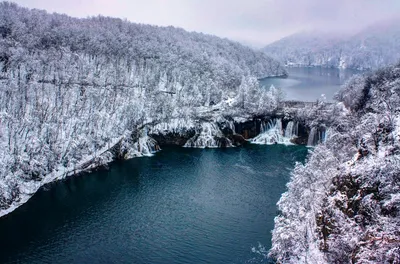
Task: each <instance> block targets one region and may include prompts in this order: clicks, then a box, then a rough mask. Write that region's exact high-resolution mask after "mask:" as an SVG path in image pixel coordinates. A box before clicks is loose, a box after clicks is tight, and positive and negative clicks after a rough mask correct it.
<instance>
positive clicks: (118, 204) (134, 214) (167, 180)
mask: <svg viewBox="0 0 400 264" xmlns="http://www.w3.org/2000/svg"><path fill="white" fill-rule="evenodd" d="M306 153H307V149H306V148H305V147H302V146H283V145H272V146H253V145H251V146H246V147H240V148H232V149H205V150H202V149H185V148H167V149H164V150H162V151H161V152H159V153H157V154H156V155H155V156H154V157H151V158H136V159H132V160H129V161H124V162H115V163H113V164H111V165H110V168H109V170H101V171H98V172H94V173H91V174H85V175H82V176H78V177H72V178H70V179H68V180H66V181H63V182H58V183H54V184H52V185H50V186H47V187H46V188H45V189H43V190H41V191H39V192H38V193H37V194H36V195H35V196H34V197H33V198H32V199H31V200H29V202H28V203H26V204H25V205H23V206H22V207H20V208H18V209H17V210H16V211H14V212H13V213H12V214H10V215H7V216H6V217H3V218H0V234H1V236H0V250H1V251H0V262H1V263H152V264H154V263H171V264H172V263H266V262H268V260H267V259H266V258H265V256H263V254H259V253H255V252H253V251H252V248H253V247H254V248H256V249H258V246H259V244H260V245H262V246H263V247H265V248H266V249H268V248H269V247H270V246H271V242H270V240H271V233H270V232H271V230H272V228H273V219H274V217H275V216H276V214H277V208H276V202H277V201H278V199H279V197H280V195H281V194H282V193H283V192H284V191H285V184H286V183H287V182H288V180H289V174H290V170H291V169H292V168H293V166H294V164H295V162H296V161H300V162H302V161H304V160H305V157H306Z"/></svg>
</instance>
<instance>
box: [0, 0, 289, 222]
mask: <svg viewBox="0 0 400 264" xmlns="http://www.w3.org/2000/svg"><path fill="white" fill-rule="evenodd" d="M284 74H286V73H285V70H284V69H283V68H282V67H281V65H280V64H279V63H278V62H277V61H275V60H273V59H271V58H270V57H268V56H267V55H265V54H263V53H262V52H256V51H253V50H251V49H250V48H247V47H244V46H242V45H240V44H238V43H235V42H232V41H229V40H226V39H221V38H218V37H214V36H210V35H205V34H202V33H189V32H186V31H184V30H183V29H179V28H174V27H157V26H149V25H142V24H134V23H130V22H128V21H124V20H121V19H116V18H109V17H102V16H98V17H92V18H85V19H78V18H72V17H69V16H67V15H62V14H48V13H47V12H45V11H42V10H36V9H33V10H29V9H26V8H22V7H19V6H17V5H16V4H13V3H9V2H2V3H0V209H1V213H0V215H3V214H5V213H7V212H9V211H11V210H12V209H13V208H15V207H16V206H18V205H20V204H21V203H23V202H24V201H26V200H27V199H28V198H29V197H31V195H32V194H33V193H35V192H36V191H37V189H38V188H39V187H40V186H42V185H43V184H45V183H48V182H52V181H54V180H56V179H61V178H63V177H66V176H67V175H71V174H74V173H76V172H79V171H80V170H81V169H84V168H90V167H92V166H95V165H96V164H105V163H107V162H109V161H110V160H112V159H113V158H115V156H120V157H122V158H130V157H135V156H141V155H147V154H150V153H151V152H152V151H154V150H156V149H157V146H156V145H157V143H156V142H155V141H154V140H153V139H151V138H149V137H148V136H147V131H148V129H152V128H154V129H155V130H157V125H158V124H164V125H166V126H167V128H169V129H171V130H174V129H176V126H179V127H182V126H183V127H185V126H196V127H198V126H199V124H198V122H197V121H198V120H199V119H200V118H203V119H204V118H209V119H210V118H211V119H212V118H217V117H218V118H222V119H223V118H224V117H223V116H222V113H229V114H230V115H233V116H234V115H235V114H239V113H246V114H249V115H251V114H262V113H266V112H269V111H273V110H274V109H275V108H276V107H277V100H278V96H279V94H278V93H276V92H275V91H271V90H270V91H268V90H266V89H264V90H263V89H259V84H258V81H257V78H261V77H266V76H275V75H284ZM218 111H219V112H218ZM210 112H212V113H213V115H209V114H208V113H210ZM205 115H206V116H205ZM208 121H210V122H212V121H213V120H208ZM171 124H172V125H171ZM174 124H175V125H176V126H174ZM200 130H201V125H200ZM164 132H165V131H164Z"/></svg>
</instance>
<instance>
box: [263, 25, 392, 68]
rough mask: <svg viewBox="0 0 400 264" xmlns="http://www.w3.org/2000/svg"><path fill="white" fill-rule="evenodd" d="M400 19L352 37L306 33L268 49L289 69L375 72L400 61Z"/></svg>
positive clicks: (284, 39) (296, 35)
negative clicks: (335, 69)
mask: <svg viewBox="0 0 400 264" xmlns="http://www.w3.org/2000/svg"><path fill="white" fill-rule="evenodd" d="M399 22H400V19H396V20H390V21H385V22H380V23H376V24H374V25H372V26H370V27H367V28H365V29H364V30H362V31H360V32H359V33H357V34H355V35H351V36H345V35H342V36H341V35H337V34H329V33H320V32H303V33H297V34H294V35H291V36H288V37H286V38H283V39H281V40H279V41H277V42H274V43H272V44H270V45H268V46H266V47H265V48H264V49H263V50H264V52H265V53H266V54H269V55H270V56H273V57H274V58H276V59H278V60H280V61H282V62H283V63H284V64H286V65H288V66H323V67H335V68H351V69H359V70H364V69H374V68H379V67H382V66H385V65H390V64H394V63H396V62H397V61H398V60H399V59H400V29H399V27H398V24H399Z"/></svg>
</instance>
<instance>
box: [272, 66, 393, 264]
mask: <svg viewBox="0 0 400 264" xmlns="http://www.w3.org/2000/svg"><path fill="white" fill-rule="evenodd" d="M337 99H338V103H337V104H335V105H332V106H331V111H329V112H327V113H325V114H326V116H325V117H324V119H325V120H328V119H330V121H329V129H328V130H327V139H326V142H324V143H322V144H320V145H318V146H317V147H316V148H315V149H313V151H312V152H311V153H310V155H309V157H308V161H307V162H306V164H297V165H296V167H295V169H294V170H293V172H292V176H291V180H290V182H289V184H288V185H287V186H288V191H287V192H286V193H284V194H283V195H282V197H281V199H280V201H279V202H278V206H279V209H280V215H279V216H278V217H276V218H275V229H274V231H273V239H272V244H273V245H272V249H271V253H270V254H271V256H272V257H274V258H276V259H277V260H278V262H279V263H399V261H400V251H399V246H400V228H399V227H400V178H399V175H400V115H399V109H400V65H396V66H392V67H389V68H386V69H382V70H379V71H376V72H374V73H371V74H369V75H367V76H356V77H354V78H353V79H351V80H350V81H349V82H348V83H347V84H346V85H345V86H344V88H343V89H342V90H341V91H340V92H339V93H338V95H337ZM304 111H305V112H306V113H305V114H306V115H307V116H314V117H313V118H312V119H313V121H312V122H313V123H316V121H317V119H318V118H321V115H323V113H322V112H321V111H318V109H314V110H313V109H307V110H304ZM313 113H314V114H313Z"/></svg>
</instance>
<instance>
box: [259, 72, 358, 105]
mask: <svg viewBox="0 0 400 264" xmlns="http://www.w3.org/2000/svg"><path fill="white" fill-rule="evenodd" d="M287 71H288V73H289V76H288V77H287V78H265V79H262V80H261V81H260V84H261V85H262V86H265V87H267V88H269V87H270V86H271V85H274V86H275V87H277V88H281V89H282V90H283V91H284V92H285V95H286V97H285V98H286V99H287V100H298V101H310V102H312V101H316V100H317V99H319V98H320V97H321V95H322V94H325V96H326V98H327V99H328V100H329V101H332V99H333V96H334V94H335V93H336V92H337V91H339V89H340V87H341V85H342V84H344V83H345V82H346V81H347V80H348V79H349V78H350V77H352V76H353V75H355V74H358V73H361V72H360V71H356V70H350V69H346V70H339V69H328V68H321V67H298V68H294V67H293V68H287Z"/></svg>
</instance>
